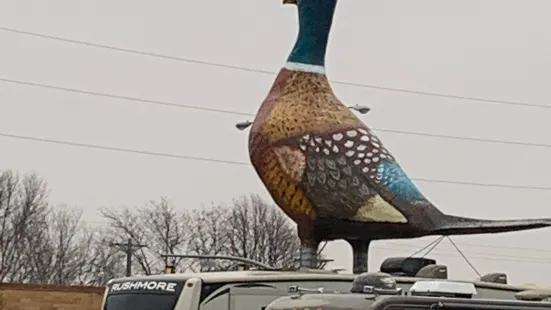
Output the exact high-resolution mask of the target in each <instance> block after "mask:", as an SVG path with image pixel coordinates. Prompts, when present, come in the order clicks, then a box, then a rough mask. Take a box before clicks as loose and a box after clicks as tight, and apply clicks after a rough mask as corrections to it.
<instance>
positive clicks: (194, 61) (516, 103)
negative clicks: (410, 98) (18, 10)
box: [0, 27, 551, 109]
mask: <svg viewBox="0 0 551 310" xmlns="http://www.w3.org/2000/svg"><path fill="white" fill-rule="evenodd" d="M0 30H2V31H5V32H10V33H15V34H19V35H26V36H32V37H38V38H42V39H48V40H55V41H61V42H65V43H71V44H78V45H84V46H88V47H95V48H101V49H107V50H112V51H118V52H124V53H131V54H136V55H142V56H149V57H155V58H160V59H166V60H173V61H181V62H186V63H191V64H196V65H204V66H212V67H219V68H226V69H230V70H239V71H246V72H253V73H260V74H269V75H274V74H276V72H273V71H268V70H261V69H254V68H247V67H242V66H236V65H229V64H224V63H216V62H211V61H204V60H197V59H191V58H184V57H178V56H170V55H163V54H158V53H153V52H144V51H139V50H135V49H129V48H121V47H116V46H111V45H105V44H99V43H93V42H89V41H84V40H76V39H69V38H63V37H58V36H53V35H47V34H41V33H36V32H30V31H24V30H19V29H14V28H8V27H0ZM331 82H332V83H334V84H340V85H347V86H353V87H361V88H371V89H377V90H384V91H390V92H400V93H408V94H415V95H422V96H430V97H440V98H449V99H457V100H469V101H479V102H485V103H491V104H501V105H514V106H524V107H534V108H544V109H550V108H551V105H545V104H535V103H527V102H521V101H507V100H497V99H488V98H481V97H472V96H460V95H451V94H442V93H436V92H426V91H417V90H410V89H404V88H395V87H385V86H379V85H373V84H363V83H354V82H345V81H331Z"/></svg>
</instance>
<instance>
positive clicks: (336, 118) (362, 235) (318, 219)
mask: <svg viewBox="0 0 551 310" xmlns="http://www.w3.org/2000/svg"><path fill="white" fill-rule="evenodd" d="M287 2H288V3H292V2H296V4H297V7H298V11H299V25H300V28H299V34H298V38H297V41H296V44H295V46H294V48H293V50H292V52H291V54H290V55H289V58H288V61H287V63H286V65H285V67H284V68H283V69H281V71H280V72H279V74H278V75H277V77H276V79H275V82H274V83H273V85H272V88H271V90H270V91H269V93H268V96H267V97H266V99H265V100H264V102H263V103H262V105H261V106H260V109H259V111H258V113H257V115H256V118H255V120H254V122H253V125H252V128H251V132H250V136H249V155H250V159H251V162H252V164H253V166H254V168H255V170H256V171H257V173H258V175H259V177H260V179H261V180H262V182H263V183H264V184H265V186H266V188H267V189H268V191H269V193H270V194H271V196H272V197H273V199H274V200H275V202H276V203H277V204H278V206H279V207H280V208H281V209H282V210H283V211H284V212H285V213H286V214H287V215H288V216H289V217H291V219H293V220H294V221H295V222H296V224H297V227H298V234H299V238H300V241H301V265H302V266H307V267H314V268H315V260H316V259H315V257H316V253H317V247H318V244H319V242H320V241H322V240H333V239H345V240H347V241H348V242H349V243H350V244H351V245H352V248H353V252H354V271H355V272H362V271H364V270H367V269H366V268H367V251H368V248H369V243H370V242H371V241H372V240H376V239H389V238H414V237H421V236H426V235H459V234H478V233H496V232H508V231H516V230H526V229H534V228H540V227H548V226H551V220H550V219H533V220H508V221H492V220H479V219H471V218H463V217H457V216H452V215H447V214H444V213H442V212H441V211H440V210H439V209H438V208H436V207H435V206H434V205H433V204H432V203H430V202H429V201H428V199H427V198H426V197H425V196H424V195H423V194H422V193H421V192H420V191H419V189H418V188H417V187H416V186H415V185H414V184H413V182H412V181H411V180H410V178H408V176H407V175H406V173H405V172H404V171H403V170H402V168H401V167H400V165H399V164H398V162H397V161H396V160H395V158H394V156H393V155H392V154H391V153H390V152H389V151H388V150H387V149H386V148H385V147H384V145H383V143H382V142H381V140H380V139H379V138H378V137H377V136H376V135H375V134H374V133H373V132H372V131H371V130H370V129H369V128H368V127H367V126H366V125H365V124H364V123H363V122H362V121H360V120H359V119H358V118H357V117H356V116H355V115H354V114H353V113H352V112H351V111H350V110H349V108H348V107H346V106H345V105H344V104H343V103H342V102H341V101H340V100H339V99H338V98H337V97H336V96H335V94H334V93H333V91H332V89H331V86H330V84H329V81H328V79H327V77H326V75H325V52H326V47H327V42H328V38H329V32H330V28H331V24H332V19H333V14H334V9H335V7H336V2H337V0H296V1H287Z"/></svg>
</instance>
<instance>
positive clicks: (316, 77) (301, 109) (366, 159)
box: [249, 68, 429, 243]
mask: <svg viewBox="0 0 551 310" xmlns="http://www.w3.org/2000/svg"><path fill="white" fill-rule="evenodd" d="M249 147H250V156H251V161H252V163H253V165H254V167H255V169H256V170H257V172H258V174H259V176H260V178H261V179H262V181H263V182H264V184H265V185H266V186H267V188H268V191H269V192H270V194H271V195H272V197H273V198H274V200H275V201H276V202H277V203H278V205H279V206H280V207H281V208H282V209H283V210H284V211H285V212H286V213H287V214H288V215H289V216H290V217H291V218H292V219H293V220H295V221H296V222H297V223H299V233H301V229H300V227H301V226H302V227H306V226H313V225H314V224H315V222H316V220H317V219H319V218H337V219H343V220H350V221H359V222H388V223H407V222H408V220H407V216H406V215H405V214H408V213H410V212H408V211H405V213H404V211H403V210H402V209H404V208H403V207H401V206H405V207H406V208H407V207H410V205H426V204H429V202H428V201H427V200H426V199H425V198H424V196H423V195H422V194H421V192H420V191H419V190H418V189H417V188H416V187H415V185H414V184H413V183H412V182H411V181H410V180H409V178H408V177H407V176H406V174H405V173H404V172H403V171H402V169H401V168H400V166H399V165H398V163H397V162H396V161H395V159H394V157H393V156H392V154H391V153H390V152H389V151H388V150H387V149H386V148H385V147H384V146H383V143H382V142H381V141H380V140H379V138H378V137H377V136H376V135H375V134H374V133H373V132H372V131H371V130H370V129H369V128H368V127H367V126H366V125H365V124H363V123H362V122H361V121H360V120H359V119H358V118H357V117H356V116H355V115H354V114H353V113H352V112H351V111H350V110H349V109H348V108H347V107H346V106H345V105H344V104H343V103H342V102H341V101H340V100H339V99H338V98H337V97H336V96H335V95H334V93H333V91H332V89H331V87H330V85H329V81H328V80H327V77H326V76H325V75H324V74H319V73H311V72H300V71H291V70H288V69H285V68H284V69H282V70H281V72H280V73H279V75H278V77H277V78H276V81H275V83H274V86H273V87H272V89H271V91H270V92H269V94H268V96H267V98H266V100H265V101H264V103H263V104H262V106H261V108H260V110H259V112H258V115H257V117H256V119H255V121H254V123H253V128H252V129H251V134H250V140H249ZM300 224H302V225H300ZM304 230H306V231H307V233H305V235H308V236H304V237H305V238H309V239H312V243H315V242H316V240H315V236H312V234H313V232H312V231H311V230H312V229H303V231H304Z"/></svg>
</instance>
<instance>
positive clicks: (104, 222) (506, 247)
mask: <svg viewBox="0 0 551 310" xmlns="http://www.w3.org/2000/svg"><path fill="white" fill-rule="evenodd" d="M81 222H82V223H85V224H93V225H98V226H100V225H101V226H105V225H109V224H110V222H109V221H92V220H81ZM443 238H444V237H443V236H440V237H438V238H437V239H435V240H433V241H432V242H430V243H429V244H427V245H425V246H424V247H422V248H421V249H419V246H420V245H413V244H401V243H393V242H386V241H385V242H384V243H385V244H388V245H391V246H395V247H398V248H403V247H407V248H413V249H419V250H417V251H416V252H414V253H413V254H411V255H410V257H412V256H415V255H417V254H419V253H421V252H422V251H423V250H426V249H428V248H429V247H431V246H433V245H434V244H435V243H437V242H438V243H439V240H440V241H441V240H442V239H443ZM327 244H328V242H324V244H323V245H322V246H321V247H320V250H319V251H318V252H320V253H321V251H323V250H324V249H325V247H326V246H327ZM456 244H457V245H459V246H462V247H482V248H492V249H504V250H515V251H530V252H541V253H551V249H541V248H527V247H516V246H500V245H489V244H473V243H463V242H456ZM395 249H397V248H395ZM432 251H452V250H447V249H440V248H438V249H436V248H435V249H434V250H432ZM453 252H454V253H455V251H453ZM469 254H477V255H489V256H496V257H509V258H522V259H532V258H533V257H528V256H518V255H506V254H494V253H485V252H472V251H469ZM548 259H549V260H550V261H551V257H549V258H548Z"/></svg>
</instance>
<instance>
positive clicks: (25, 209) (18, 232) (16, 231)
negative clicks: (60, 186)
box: [0, 171, 48, 281]
mask: <svg viewBox="0 0 551 310" xmlns="http://www.w3.org/2000/svg"><path fill="white" fill-rule="evenodd" d="M47 200H48V194H47V186H46V182H44V181H43V180H42V179H41V178H40V177H39V176H38V175H36V174H34V173H31V174H27V175H25V176H23V177H20V176H19V175H18V174H16V173H13V172H11V171H5V172H2V173H0V225H1V227H0V229H1V230H0V281H22V280H24V279H25V278H26V277H27V276H29V275H30V273H31V268H30V267H29V266H28V265H27V262H26V260H25V259H21V255H22V253H23V252H24V251H25V244H26V242H27V240H29V238H32V233H34V232H36V227H37V225H38V226H40V225H41V223H42V222H43V220H44V216H45V215H46V213H47V209H48V202H47Z"/></svg>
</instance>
